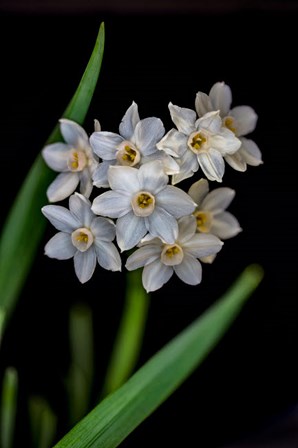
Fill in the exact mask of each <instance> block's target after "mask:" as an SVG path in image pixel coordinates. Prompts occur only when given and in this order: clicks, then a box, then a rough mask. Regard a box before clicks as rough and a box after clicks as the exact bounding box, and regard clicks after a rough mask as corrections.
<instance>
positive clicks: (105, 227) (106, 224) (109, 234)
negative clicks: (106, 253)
mask: <svg viewBox="0 0 298 448" xmlns="http://www.w3.org/2000/svg"><path fill="white" fill-rule="evenodd" d="M93 216H94V215H93ZM90 230H91V232H92V233H93V235H94V236H95V237H96V239H99V240H102V241H113V239H114V238H115V235H116V226H115V224H114V222H113V221H111V220H110V219H106V218H102V217H99V218H95V219H93V221H92V223H91V226H90Z"/></svg>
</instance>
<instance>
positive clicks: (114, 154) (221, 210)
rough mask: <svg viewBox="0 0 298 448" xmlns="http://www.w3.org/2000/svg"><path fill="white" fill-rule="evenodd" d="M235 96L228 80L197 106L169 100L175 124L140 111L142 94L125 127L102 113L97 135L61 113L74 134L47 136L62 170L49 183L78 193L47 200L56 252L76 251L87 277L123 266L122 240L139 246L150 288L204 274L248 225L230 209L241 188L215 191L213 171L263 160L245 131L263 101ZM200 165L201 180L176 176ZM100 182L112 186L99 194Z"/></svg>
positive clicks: (49, 249) (217, 175)
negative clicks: (243, 102)
mask: <svg viewBox="0 0 298 448" xmlns="http://www.w3.org/2000/svg"><path fill="white" fill-rule="evenodd" d="M231 102H232V94H231V89H230V87H229V86H228V85H226V84H225V83H223V82H218V83H216V84H215V85H214V86H213V87H212V88H211V90H210V92H209V95H207V94H205V93H203V92H198V93H197V95H196V99H195V109H196V110H191V109H187V108H183V107H179V106H177V105H173V104H172V103H169V111H170V115H171V118H172V121H173V123H174V125H175V126H176V128H172V129H171V130H169V131H168V132H167V133H166V130H165V128H164V125H163V123H162V121H161V120H160V119H159V118H156V117H149V118H144V119H140V117H139V113H138V106H137V104H136V103H135V102H132V104H131V106H130V107H129V108H128V110H127V111H126V113H125V115H124V116H123V118H122V121H121V123H120V126H119V133H114V132H107V131H102V130H101V126H100V123H99V122H98V121H97V120H95V125H94V131H93V132H92V133H91V135H90V137H88V135H87V133H86V132H85V131H84V129H83V128H82V127H81V126H80V125H79V124H77V123H75V122H73V121H71V120H67V119H61V120H60V130H61V134H62V136H63V139H64V142H61V143H54V144H50V145H47V146H46V147H45V148H44V149H43V151H42V155H43V158H44V160H45V162H46V163H47V164H48V166H49V167H50V168H52V169H53V170H54V171H56V172H59V173H60V174H58V176H57V177H56V179H55V180H54V181H53V182H52V183H51V185H50V186H49V188H48V190H47V196H48V200H49V202H51V203H53V202H58V201H62V200H64V199H66V198H68V197H69V209H67V208H66V207H63V206H61V205H46V206H44V207H43V208H42V213H43V214H44V215H45V216H46V217H47V218H48V219H49V221H50V222H51V223H52V224H53V225H54V226H55V227H56V228H57V230H59V232H58V233H57V234H56V235H54V236H53V237H52V238H51V239H50V241H49V242H48V243H47V244H46V247H45V253H46V255H48V256H49V257H51V258H57V259H60V260H66V259H69V258H72V257H73V258H74V268H75V273H76V275H77V277H78V279H79V280H80V282H82V283H84V282H86V281H88V280H89V279H90V278H91V277H92V275H93V273H94V270H95V267H96V264H97V263H98V264H99V265H100V266H101V267H102V268H104V269H108V270H112V271H120V270H121V265H122V259H121V255H120V253H119V250H120V252H121V253H123V252H124V251H130V254H129V256H128V257H127V260H126V263H125V267H126V269H127V270H134V269H138V268H141V267H143V274H142V281H143V286H144V288H145V289H146V291H147V292H149V291H155V290H157V289H159V288H161V287H162V286H163V285H164V284H165V283H166V282H167V281H168V280H169V279H170V278H171V276H172V275H173V273H174V272H175V274H176V275H177V276H178V277H179V278H180V279H181V280H182V281H183V282H185V283H187V284H189V285H196V284H199V283H200V282H201V277H202V265H201V262H208V263H211V262H213V260H214V258H215V257H216V254H217V253H218V252H219V251H220V250H221V248H222V245H223V241H222V240H225V239H228V238H231V237H234V236H235V235H237V234H238V233H239V232H240V231H241V227H240V225H239V223H238V221H237V219H236V218H235V217H234V216H233V215H232V214H231V213H229V212H227V211H226V209H227V207H228V206H229V204H230V203H231V201H232V199H233V198H234V195H235V191H234V190H232V189H230V188H226V187H221V188H215V189H213V190H212V191H209V182H208V181H216V182H222V178H223V175H224V172H225V162H227V163H228V164H229V165H230V166H231V167H232V168H234V169H235V170H238V171H245V170H246V169H247V165H252V166H257V165H260V164H261V163H262V157H261V152H260V150H259V148H258V147H257V145H256V144H255V142H254V141H252V140H250V139H248V138H246V137H244V136H246V135H247V134H249V133H251V132H252V131H253V130H254V128H255V126H256V122H257V115H256V113H255V111H254V110H253V109H252V108H251V107H249V106H238V107H234V108H232V109H231ZM199 169H200V170H201V171H202V173H203V174H204V175H205V177H206V179H205V178H201V179H199V180H197V181H195V182H194V183H193V184H192V185H191V187H190V188H189V190H188V192H185V191H184V190H183V189H181V188H178V187H177V186H176V185H177V184H178V183H179V182H181V181H183V180H184V179H187V178H190V177H192V176H193V175H194V173H196V172H197V171H199ZM78 186H79V192H76V191H75V190H76V189H77V187H78ZM94 186H95V187H97V188H100V189H103V192H102V193H101V194H99V195H98V196H96V197H94V199H93V200H92V201H91V200H90V199H89V198H90V196H91V193H92V191H93V187H94ZM114 240H115V242H114ZM133 249H134V250H133Z"/></svg>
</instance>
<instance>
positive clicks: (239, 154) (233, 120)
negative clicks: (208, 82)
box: [195, 82, 263, 171]
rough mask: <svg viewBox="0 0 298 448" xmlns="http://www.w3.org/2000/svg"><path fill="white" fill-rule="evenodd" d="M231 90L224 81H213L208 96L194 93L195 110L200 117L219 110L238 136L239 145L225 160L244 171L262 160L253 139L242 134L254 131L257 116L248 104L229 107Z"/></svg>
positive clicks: (224, 123) (228, 126)
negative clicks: (248, 166)
mask: <svg viewBox="0 0 298 448" xmlns="http://www.w3.org/2000/svg"><path fill="white" fill-rule="evenodd" d="M231 103H232V92H231V89H230V87H229V86H228V85H226V84H225V83H224V82H217V83H215V84H214V85H213V86H212V88H211V90H210V92H209V96H208V95H206V93H203V92H198V93H197V95H196V102H195V105H196V111H197V113H198V115H199V116H200V117H201V116H203V115H204V114H206V113H207V112H211V111H214V110H219V112H220V116H221V118H222V122H223V125H224V126H225V127H226V128H227V129H230V130H231V131H232V132H234V134H235V135H236V136H237V137H239V139H240V141H241V146H240V148H239V149H238V151H236V152H235V153H234V154H227V155H226V156H225V160H226V162H227V163H228V164H229V165H230V166H231V167H232V168H234V169H235V170H237V171H245V170H246V168H247V165H252V166H258V165H260V164H261V163H263V162H262V154H261V151H260V149H259V148H258V146H257V145H256V143H255V142H254V141H253V140H250V139H247V138H244V135H247V134H250V133H251V132H252V131H254V129H255V127H256V123H257V119H258V116H257V114H256V112H255V111H254V109H252V108H251V107H250V106H237V107H234V108H233V109H231Z"/></svg>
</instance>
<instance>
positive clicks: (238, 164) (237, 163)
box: [224, 150, 247, 172]
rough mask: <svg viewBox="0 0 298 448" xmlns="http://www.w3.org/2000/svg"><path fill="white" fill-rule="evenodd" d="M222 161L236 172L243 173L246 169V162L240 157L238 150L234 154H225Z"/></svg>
mask: <svg viewBox="0 0 298 448" xmlns="http://www.w3.org/2000/svg"><path fill="white" fill-rule="evenodd" d="M224 159H225V161H226V162H227V163H228V164H229V165H230V166H231V167H232V168H233V169H234V170H236V171H240V172H244V171H246V169H247V165H246V162H245V160H244V158H243V157H242V155H241V153H240V150H238V151H236V152H235V153H234V154H226V155H225V156H224Z"/></svg>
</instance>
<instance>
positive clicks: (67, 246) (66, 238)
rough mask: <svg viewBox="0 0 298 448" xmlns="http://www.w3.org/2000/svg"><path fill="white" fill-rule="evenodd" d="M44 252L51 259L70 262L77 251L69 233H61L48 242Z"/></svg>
mask: <svg viewBox="0 0 298 448" xmlns="http://www.w3.org/2000/svg"><path fill="white" fill-rule="evenodd" d="M44 250H45V254H46V255H47V256H48V257H50V258H57V259H58V260H68V259H69V258H71V257H73V256H74V254H75V252H76V250H77V249H76V248H75V247H74V245H73V244H72V242H71V236H70V234H69V233H64V232H59V233H56V235H54V236H53V238H51V239H50V240H49V241H48V243H47V244H46V246H45V248H44Z"/></svg>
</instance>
